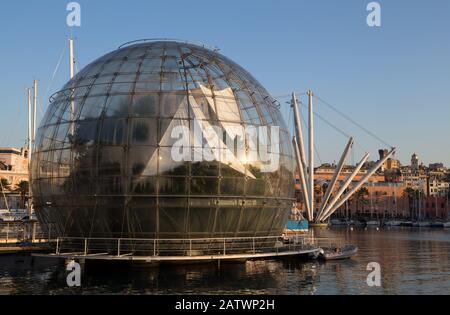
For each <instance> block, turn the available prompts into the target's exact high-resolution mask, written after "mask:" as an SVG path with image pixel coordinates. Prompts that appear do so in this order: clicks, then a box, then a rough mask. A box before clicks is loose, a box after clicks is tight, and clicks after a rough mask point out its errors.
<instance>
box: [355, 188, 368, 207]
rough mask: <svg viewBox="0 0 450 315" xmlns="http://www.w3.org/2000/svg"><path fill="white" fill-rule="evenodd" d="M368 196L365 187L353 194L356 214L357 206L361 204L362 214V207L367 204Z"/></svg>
mask: <svg viewBox="0 0 450 315" xmlns="http://www.w3.org/2000/svg"><path fill="white" fill-rule="evenodd" d="M368 196H369V190H368V189H367V188H366V187H363V188H361V189H359V190H358V191H357V192H356V193H355V200H356V212H358V211H359V204H362V212H364V205H366V204H367V197H368Z"/></svg>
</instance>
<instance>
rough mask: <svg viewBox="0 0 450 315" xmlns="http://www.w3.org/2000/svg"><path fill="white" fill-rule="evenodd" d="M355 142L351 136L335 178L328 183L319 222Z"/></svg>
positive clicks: (320, 209)
mask: <svg viewBox="0 0 450 315" xmlns="http://www.w3.org/2000/svg"><path fill="white" fill-rule="evenodd" d="M353 143H354V139H353V138H350V140H349V141H348V143H347V146H346V147H345V149H344V153H342V156H341V159H340V161H339V163H338V165H337V166H336V170H335V171H334V175H333V178H332V179H331V181H330V183H329V184H328V188H327V191H326V193H325V196H324V197H323V200H322V203H321V205H320V207H319V213H318V215H317V220H316V221H317V222H318V219H319V218H320V216H321V215H322V213H323V211H324V209H325V207H326V205H327V203H328V200H329V199H330V197H331V193H332V192H333V190H334V187H335V186H336V183H337V180H338V178H339V175H340V174H341V172H342V169H343V168H344V163H345V160H346V159H347V155H348V153H349V152H350V149H351V148H352V146H353Z"/></svg>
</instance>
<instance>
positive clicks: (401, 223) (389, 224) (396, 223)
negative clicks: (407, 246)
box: [386, 220, 403, 226]
mask: <svg viewBox="0 0 450 315" xmlns="http://www.w3.org/2000/svg"><path fill="white" fill-rule="evenodd" d="M401 225H403V222H402V221H396V220H392V221H387V222H386V226H401Z"/></svg>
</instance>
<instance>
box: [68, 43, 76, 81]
mask: <svg viewBox="0 0 450 315" xmlns="http://www.w3.org/2000/svg"><path fill="white" fill-rule="evenodd" d="M69 68H70V79H73V77H74V75H75V71H74V55H73V39H72V38H69Z"/></svg>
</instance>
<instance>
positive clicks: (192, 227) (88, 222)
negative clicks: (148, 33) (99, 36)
mask: <svg viewBox="0 0 450 315" xmlns="http://www.w3.org/2000/svg"><path fill="white" fill-rule="evenodd" d="M197 127H199V130H200V132H198V131H195V130H196V128H197ZM261 127H262V128H261ZM264 127H266V129H264ZM277 127H278V128H279V129H278V135H279V137H278V138H277V139H275V138H276V137H275V135H276V133H272V132H273V130H274V129H276V128H277ZM180 130H181V131H182V132H181V133H180ZM183 130H184V133H183ZM205 130H206V131H205ZM252 130H253V131H255V130H256V133H255V132H254V133H252V132H248V131H252ZM265 130H267V132H266V131H265ZM211 134H212V135H213V136H214V137H212V138H214V139H211ZM255 134H257V135H258V136H255ZM205 135H206V137H205ZM182 136H184V137H185V138H184V142H182V141H181V140H180V139H181V138H182ZM239 139H240V140H241V141H239ZM261 140H262V143H263V144H266V145H267V147H264V145H261ZM290 140H291V136H290V134H289V131H288V130H287V127H286V125H285V123H284V121H283V118H282V117H281V113H280V110H279V108H278V106H277V103H276V101H275V100H274V99H273V98H272V97H271V96H270V95H269V94H268V93H267V91H266V90H265V89H264V88H263V87H262V86H261V85H260V84H259V83H258V82H257V81H256V80H255V79H254V78H253V77H252V76H251V75H250V74H249V73H248V72H247V71H245V70H244V69H243V68H241V67H240V66H238V65H237V64H236V63H234V62H233V61H231V60H230V59H228V58H226V57H224V56H222V55H221V54H219V53H218V51H213V50H210V49H207V48H205V47H202V46H199V45H195V44H190V43H185V42H177V41H149V42H141V43H135V44H130V45H127V46H124V47H122V48H120V49H118V50H116V51H113V52H111V53H109V54H107V55H105V56H103V57H101V58H99V59H97V60H96V61H94V62H92V63H91V64H89V65H88V66H86V67H85V68H84V69H83V70H82V71H80V72H79V73H78V74H77V75H76V76H75V77H74V78H73V79H72V80H71V81H69V82H68V83H67V84H66V85H65V86H64V88H63V89H62V90H61V91H59V92H58V93H56V94H55V95H54V96H53V97H52V98H51V99H50V105H49V107H48V110H47V112H46V114H45V117H44V119H43V120H42V123H41V125H40V128H39V130H38V133H37V140H36V147H35V154H34V158H33V162H32V177H33V193H34V198H35V200H34V207H35V210H36V213H37V216H38V218H39V220H40V221H41V223H42V224H43V225H44V226H47V228H52V229H55V230H56V233H57V235H58V236H70V237H92V238H95V237H108V238H207V237H240V236H271V235H280V234H281V233H282V230H283V229H284V226H285V224H286V222H287V218H288V216H289V213H290V211H291V208H292V203H293V202H294V201H295V198H294V184H295V180H294V159H293V149H292V145H291V141H290ZM180 141H181V142H180ZM180 143H184V144H183V145H180ZM239 143H240V144H241V145H240V146H239ZM256 143H258V144H256ZM261 147H264V148H265V149H267V150H266V152H267V153H268V154H269V155H270V156H271V157H272V160H270V161H269V160H262V159H249V156H250V155H252V154H253V155H252V156H253V157H255V156H257V157H260V156H261V155H262V153H261V152H260V151H261V150H260V149H261ZM252 150H253V151H255V152H252ZM205 152H206V153H205ZM230 153H231V154H230ZM180 154H181V156H182V158H183V159H181V160H180V158H179V155H180ZM174 155H176V157H174ZM224 156H226V157H225V158H223V157H224ZM199 157H200V158H199ZM274 160H275V162H276V164H275V167H268V165H270V163H271V162H273V161H274ZM272 166H273V165H272Z"/></svg>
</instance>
